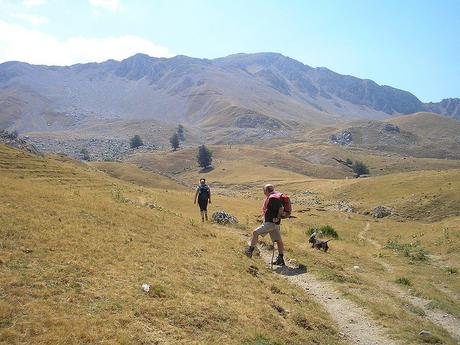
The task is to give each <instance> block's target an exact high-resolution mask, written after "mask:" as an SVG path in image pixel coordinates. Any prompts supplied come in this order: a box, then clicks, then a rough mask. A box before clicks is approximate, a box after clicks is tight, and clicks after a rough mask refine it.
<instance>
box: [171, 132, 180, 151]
mask: <svg viewBox="0 0 460 345" xmlns="http://www.w3.org/2000/svg"><path fill="white" fill-rule="evenodd" d="M169 142H170V143H171V147H172V149H173V150H174V151H176V150H177V149H178V148H179V144H180V142H179V135H178V134H177V133H174V134H173V135H172V136H171V138H169Z"/></svg>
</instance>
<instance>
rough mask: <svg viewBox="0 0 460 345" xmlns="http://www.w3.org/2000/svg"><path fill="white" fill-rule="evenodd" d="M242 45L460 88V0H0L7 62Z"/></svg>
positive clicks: (422, 90)
mask: <svg viewBox="0 0 460 345" xmlns="http://www.w3.org/2000/svg"><path fill="white" fill-rule="evenodd" d="M240 52H244V53H255V52H278V53H281V54H283V55H286V56H289V57H291V58H293V59H296V60H299V61H301V62H302V63H304V64H306V65H309V66H312V67H327V68H329V69H331V70H333V71H335V72H337V73H341V74H348V75H353V76H356V77H359V78H364V79H372V80H374V81H375V82H377V83H378V84H381V85H390V86H393V87H396V88H400V89H403V90H407V91H410V92H412V93H413V94H414V95H416V96H417V97H418V98H419V99H420V100H422V101H425V102H426V101H439V100H441V99H443V98H448V97H460V0H439V1H436V0H430V1H428V0H380V1H375V0H348V1H347V0H225V1H224V0H182V1H179V0H0V63H1V62H5V61H10V60H19V61H25V62H29V63H33V64H47V65H70V64H74V63H84V62H101V61H105V60H107V59H116V60H121V59H124V58H126V57H129V56H131V55H134V54H136V53H146V54H149V55H151V56H156V57H171V56H174V55H178V54H180V55H187V56H192V57H199V58H209V59H211V58H216V57H222V56H226V55H230V54H235V53H240Z"/></svg>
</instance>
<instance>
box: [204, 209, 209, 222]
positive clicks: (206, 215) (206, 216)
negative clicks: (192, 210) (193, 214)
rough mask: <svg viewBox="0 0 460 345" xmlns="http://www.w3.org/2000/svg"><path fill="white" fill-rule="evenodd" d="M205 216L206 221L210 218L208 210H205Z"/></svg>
mask: <svg viewBox="0 0 460 345" xmlns="http://www.w3.org/2000/svg"><path fill="white" fill-rule="evenodd" d="M204 216H205V218H206V221H207V220H208V211H204Z"/></svg>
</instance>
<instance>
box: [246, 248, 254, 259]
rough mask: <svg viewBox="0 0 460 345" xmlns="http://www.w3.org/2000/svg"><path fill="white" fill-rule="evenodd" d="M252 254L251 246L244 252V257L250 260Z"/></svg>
mask: <svg viewBox="0 0 460 345" xmlns="http://www.w3.org/2000/svg"><path fill="white" fill-rule="evenodd" d="M252 253H254V247H252V246H248V247H247V248H246V250H245V251H244V255H246V256H247V257H248V258H252Z"/></svg>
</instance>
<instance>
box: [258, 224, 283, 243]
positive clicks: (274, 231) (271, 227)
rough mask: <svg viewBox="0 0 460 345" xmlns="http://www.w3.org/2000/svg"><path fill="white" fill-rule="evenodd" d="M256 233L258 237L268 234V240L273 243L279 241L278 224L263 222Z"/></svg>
mask: <svg viewBox="0 0 460 345" xmlns="http://www.w3.org/2000/svg"><path fill="white" fill-rule="evenodd" d="M256 232H257V233H258V234H259V235H260V236H265V235H266V234H270V238H271V239H272V241H273V242H276V241H281V232H280V226H279V224H275V223H269V222H265V223H263V224H262V225H261V226H259V227H258V228H257V229H256Z"/></svg>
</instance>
